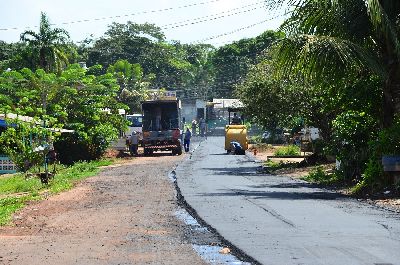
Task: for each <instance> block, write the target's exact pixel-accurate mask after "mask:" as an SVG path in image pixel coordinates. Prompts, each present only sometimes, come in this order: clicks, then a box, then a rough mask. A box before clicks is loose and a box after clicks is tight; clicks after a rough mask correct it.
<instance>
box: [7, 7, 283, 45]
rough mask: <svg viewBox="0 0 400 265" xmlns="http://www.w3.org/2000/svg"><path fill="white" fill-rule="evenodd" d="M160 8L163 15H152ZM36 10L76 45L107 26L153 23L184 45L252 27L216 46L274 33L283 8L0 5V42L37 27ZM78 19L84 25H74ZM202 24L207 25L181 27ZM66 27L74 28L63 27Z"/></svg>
mask: <svg viewBox="0 0 400 265" xmlns="http://www.w3.org/2000/svg"><path fill="white" fill-rule="evenodd" d="M187 5H189V6H188V7H183V6H187ZM190 5H193V6H190ZM170 8H171V9H170ZM160 9H168V10H166V11H157V10H160ZM41 11H44V12H46V13H47V15H48V16H49V18H50V22H51V23H53V24H55V26H54V27H61V28H64V29H66V30H67V31H68V32H69V33H70V36H71V39H72V40H73V41H75V42H77V41H81V40H83V39H85V38H86V37H89V36H90V35H91V34H93V35H94V37H100V36H101V35H103V33H104V32H105V31H106V29H107V25H108V24H110V23H111V22H119V23H126V22H127V21H132V22H135V23H144V22H149V23H154V24H156V25H157V26H163V28H164V30H163V31H164V33H165V34H166V37H167V39H168V40H179V41H181V42H183V43H191V42H197V41H202V40H204V39H209V38H210V37H214V36H218V35H221V34H224V33H230V32H232V31H235V30H237V29H241V28H245V27H248V26H251V25H254V26H251V27H248V28H246V29H245V30H238V31H237V32H235V33H233V34H227V35H225V36H220V37H218V38H213V39H211V40H208V41H206V42H207V43H211V44H214V45H216V46H219V45H222V44H225V43H228V42H231V41H234V40H239V39H241V38H245V37H254V36H257V35H259V34H260V33H262V32H263V31H265V30H267V29H276V28H277V27H278V26H279V25H280V24H281V23H282V21H283V16H281V15H283V14H284V10H283V9H282V10H269V9H268V8H267V7H266V6H265V3H264V1H262V0H144V1H142V0H131V1H129V0H114V1H106V0H58V1H57V0H12V1H10V0H7V1H6V0H0V18H1V19H0V40H4V41H7V42H15V41H18V39H19V35H20V33H21V32H23V31H24V30H26V29H27V27H31V29H33V30H37V28H35V27H34V26H37V25H38V24H39V17H40V12H41ZM144 11H154V12H148V13H144ZM213 15H216V16H213ZM221 16H223V17H222V18H218V19H213V20H210V19H212V18H216V17H221ZM109 17H112V18H109ZM103 18H106V19H103ZM82 20H89V21H87V22H76V21H82ZM201 20H206V21H204V22H202V23H197V24H190V25H187V26H182V24H186V23H195V22H199V21H201ZM66 22H75V23H70V24H63V23H66ZM168 24H169V25H168ZM176 26H177V27H176ZM173 27H175V28H173ZM13 28H17V29H13ZM4 29H7V30H4Z"/></svg>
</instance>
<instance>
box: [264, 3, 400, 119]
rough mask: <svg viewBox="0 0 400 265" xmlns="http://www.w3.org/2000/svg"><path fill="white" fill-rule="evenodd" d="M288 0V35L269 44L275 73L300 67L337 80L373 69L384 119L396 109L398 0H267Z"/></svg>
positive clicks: (399, 106) (399, 102)
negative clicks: (377, 82) (380, 96)
mask: <svg viewBox="0 0 400 265" xmlns="http://www.w3.org/2000/svg"><path fill="white" fill-rule="evenodd" d="M266 2H267V3H268V4H269V5H270V6H271V7H275V6H277V5H282V4H285V3H286V4H288V5H289V7H290V8H291V11H290V17H289V18H288V19H287V20H286V21H285V22H284V24H283V25H282V29H283V30H284V31H285V32H286V33H287V37H286V38H285V39H284V40H282V41H280V42H279V43H278V44H277V45H276V46H275V49H274V50H273V54H274V56H275V59H276V60H275V61H276V65H277V73H278V74H281V75H287V74H293V73H299V72H300V73H302V74H303V75H304V76H305V77H308V78H310V79H312V80H314V81H316V80H317V81H324V82H326V81H327V80H329V81H335V80H338V79H340V78H345V77H348V76H349V74H350V73H351V74H352V75H353V76H354V74H356V75H360V74H363V73H364V74H365V72H368V73H372V74H377V75H379V76H380V77H381V78H382V80H383V82H382V83H383V85H382V95H383V104H382V112H383V117H382V125H383V127H389V126H391V124H392V123H393V120H394V116H395V115H396V114H399V113H400V1H397V0H266Z"/></svg>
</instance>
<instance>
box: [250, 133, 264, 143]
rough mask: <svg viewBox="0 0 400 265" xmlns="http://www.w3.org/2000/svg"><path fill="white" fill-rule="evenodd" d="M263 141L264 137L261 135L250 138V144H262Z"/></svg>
mask: <svg viewBox="0 0 400 265" xmlns="http://www.w3.org/2000/svg"><path fill="white" fill-rule="evenodd" d="M262 142H263V138H262V136H261V135H255V136H251V137H250V139H249V143H250V144H260V143H262Z"/></svg>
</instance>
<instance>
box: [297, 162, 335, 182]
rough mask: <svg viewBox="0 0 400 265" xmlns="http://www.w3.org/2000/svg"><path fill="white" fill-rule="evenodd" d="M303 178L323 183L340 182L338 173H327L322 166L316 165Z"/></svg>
mask: <svg viewBox="0 0 400 265" xmlns="http://www.w3.org/2000/svg"><path fill="white" fill-rule="evenodd" d="M302 179H304V180H306V181H309V182H314V183H318V184H323V185H332V184H335V183H337V182H339V178H338V175H336V174H334V173H332V174H327V173H326V172H325V170H324V168H323V167H322V166H318V167H315V168H314V169H313V170H312V171H311V172H310V173H309V174H308V175H307V176H305V177H303V178H302Z"/></svg>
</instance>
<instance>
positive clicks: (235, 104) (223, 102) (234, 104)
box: [213, 98, 243, 109]
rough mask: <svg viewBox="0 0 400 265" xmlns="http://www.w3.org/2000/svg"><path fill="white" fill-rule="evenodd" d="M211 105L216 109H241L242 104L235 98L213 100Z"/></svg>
mask: <svg viewBox="0 0 400 265" xmlns="http://www.w3.org/2000/svg"><path fill="white" fill-rule="evenodd" d="M213 105H214V108H216V109H226V108H242V107H243V103H242V102H241V101H240V99H236V98H214V99H213Z"/></svg>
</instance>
